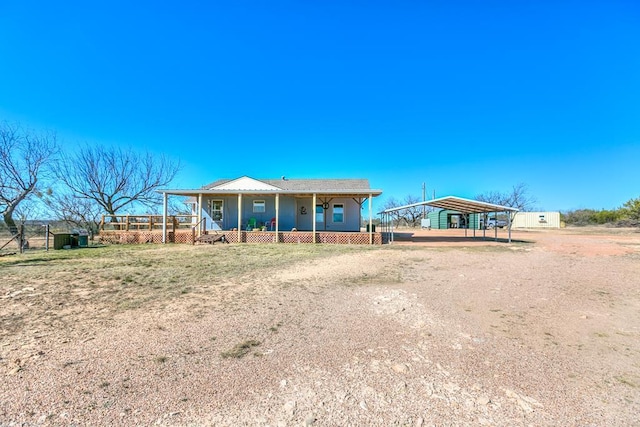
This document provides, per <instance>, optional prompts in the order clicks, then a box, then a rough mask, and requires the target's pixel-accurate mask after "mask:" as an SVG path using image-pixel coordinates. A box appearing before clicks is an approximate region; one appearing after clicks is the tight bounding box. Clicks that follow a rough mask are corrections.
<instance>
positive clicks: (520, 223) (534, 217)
mask: <svg viewBox="0 0 640 427" xmlns="http://www.w3.org/2000/svg"><path fill="white" fill-rule="evenodd" d="M512 227H513V228H560V212H518V213H516V215H515V217H514V218H513V225H512Z"/></svg>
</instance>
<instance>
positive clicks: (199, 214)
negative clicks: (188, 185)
mask: <svg viewBox="0 0 640 427" xmlns="http://www.w3.org/2000/svg"><path fill="white" fill-rule="evenodd" d="M201 222H202V193H199V194H198V219H197V223H198V237H200V236H201V235H202V224H201Z"/></svg>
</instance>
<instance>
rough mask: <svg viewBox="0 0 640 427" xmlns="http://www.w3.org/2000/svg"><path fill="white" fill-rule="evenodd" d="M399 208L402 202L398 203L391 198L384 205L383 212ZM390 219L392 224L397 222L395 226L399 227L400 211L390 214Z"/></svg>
mask: <svg viewBox="0 0 640 427" xmlns="http://www.w3.org/2000/svg"><path fill="white" fill-rule="evenodd" d="M398 206H400V202H398V200H396V198H395V197H389V198H388V199H387V200H386V201H385V202H384V204H383V205H382V209H383V210H387V209H393V208H397V207H398ZM389 217H390V220H391V221H392V222H395V225H396V226H398V225H400V224H399V222H400V212H399V211H393V212H389Z"/></svg>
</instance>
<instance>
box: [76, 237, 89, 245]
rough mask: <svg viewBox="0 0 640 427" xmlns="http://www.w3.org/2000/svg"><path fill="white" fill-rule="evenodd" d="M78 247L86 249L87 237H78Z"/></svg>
mask: <svg viewBox="0 0 640 427" xmlns="http://www.w3.org/2000/svg"><path fill="white" fill-rule="evenodd" d="M78 246H79V247H81V248H86V247H87V246H89V236H86V235H82V234H80V235H78Z"/></svg>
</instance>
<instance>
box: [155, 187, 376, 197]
mask: <svg viewBox="0 0 640 427" xmlns="http://www.w3.org/2000/svg"><path fill="white" fill-rule="evenodd" d="M157 191H158V193H161V194H167V195H171V196H187V197H188V196H198V195H203V196H208V195H217V196H233V195H238V194H243V195H273V196H275V195H276V194H281V195H282V194H286V195H293V196H312V195H314V194H316V195H326V196H343V197H369V195H371V196H373V197H377V196H379V195H381V194H382V190H378V189H369V190H363V189H357V190H349V189H344V190H320V191H318V190H242V191H238V190H204V189H201V190H191V189H189V190H186V189H182V190H181V189H161V190H157Z"/></svg>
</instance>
